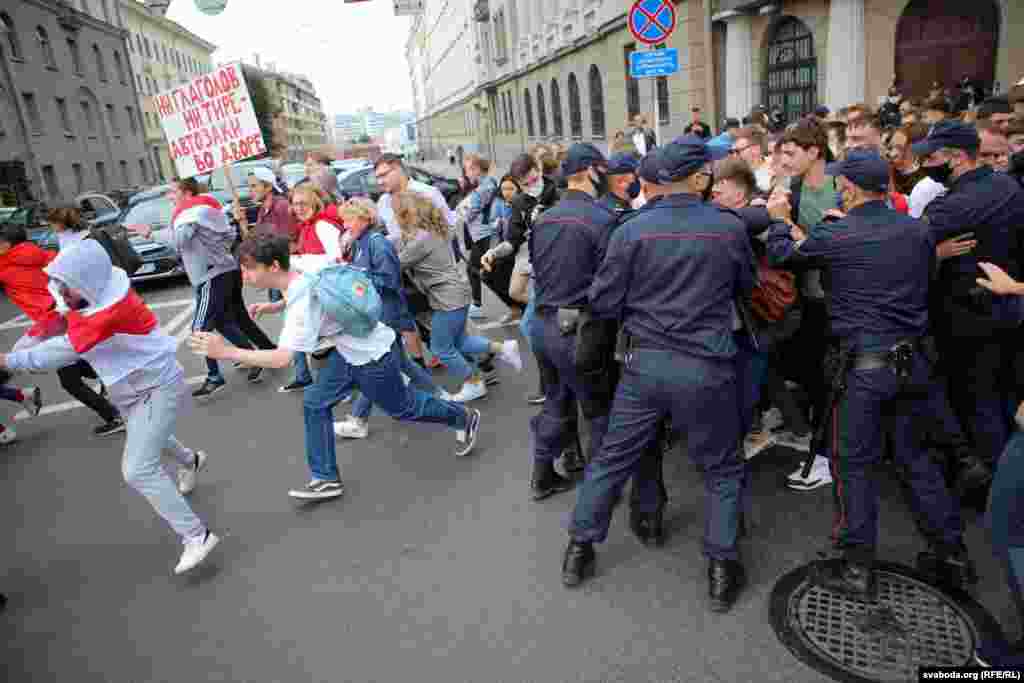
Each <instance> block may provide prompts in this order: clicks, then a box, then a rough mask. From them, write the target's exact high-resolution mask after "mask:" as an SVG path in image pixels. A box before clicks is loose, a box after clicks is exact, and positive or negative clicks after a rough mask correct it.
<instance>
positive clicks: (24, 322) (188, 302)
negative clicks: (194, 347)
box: [0, 299, 195, 334]
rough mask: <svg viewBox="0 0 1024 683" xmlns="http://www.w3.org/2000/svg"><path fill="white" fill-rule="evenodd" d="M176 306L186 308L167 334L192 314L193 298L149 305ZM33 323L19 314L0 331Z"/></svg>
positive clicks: (172, 322)
mask: <svg viewBox="0 0 1024 683" xmlns="http://www.w3.org/2000/svg"><path fill="white" fill-rule="evenodd" d="M177 306H188V308H187V309H186V310H185V311H184V312H183V313H179V314H178V315H177V316H175V317H174V318H172V319H171V322H169V323H168V324H167V325H166V326H165V328H167V329H170V330H171V331H169V332H167V334H173V333H174V331H173V329H176V328H177V327H178V325H180V324H181V320H183V319H184V318H186V317H188V316H190V315H192V309H193V307H194V306H195V300H194V299H180V300H177V301H162V302H160V303H158V304H152V305H149V308H150V310H160V309H163V308H174V307H177ZM33 324H34V323H33V322H32V321H31V320H29V319H28V316H26V315H19V316H18V317H17V318H13V319H11V320H8V321H7V322H5V323H3V324H0V332H2V331H4V330H16V329H20V328H25V327H32V325H33ZM172 328H173V329H172Z"/></svg>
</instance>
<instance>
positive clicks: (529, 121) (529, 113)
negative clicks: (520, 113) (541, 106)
mask: <svg viewBox="0 0 1024 683" xmlns="http://www.w3.org/2000/svg"><path fill="white" fill-rule="evenodd" d="M523 108H524V109H525V110H526V134H527V135H528V136H529V137H531V138H532V137H533V105H532V104H531V103H530V90H529V89H526V90H524V91H523Z"/></svg>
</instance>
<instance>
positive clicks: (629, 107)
mask: <svg viewBox="0 0 1024 683" xmlns="http://www.w3.org/2000/svg"><path fill="white" fill-rule="evenodd" d="M635 51H636V43H630V44H629V45H626V46H625V47H623V48H622V56H623V61H625V63H626V114H627V115H628V117H629V119H630V120H631V121H632V120H633V117H634V116H636V115H637V114H639V113H640V81H638V80H637V79H635V78H633V77H632V76H630V75H629V56H630V55H631V54H633V53H634V52H635Z"/></svg>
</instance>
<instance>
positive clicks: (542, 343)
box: [528, 144, 616, 500]
mask: <svg viewBox="0 0 1024 683" xmlns="http://www.w3.org/2000/svg"><path fill="white" fill-rule="evenodd" d="M607 163H608V162H607V160H606V159H605V157H604V155H603V154H601V152H600V151H599V150H598V149H597V148H596V147H594V146H593V145H590V144H574V145H573V146H572V147H570V148H569V151H568V154H567V156H566V159H565V161H564V162H563V163H562V174H563V175H564V176H565V178H566V179H567V181H568V190H567V191H566V193H565V194H564V195H563V196H562V199H561V200H560V201H559V202H558V203H557V204H555V206H553V207H552V208H550V209H548V210H547V211H546V212H544V213H543V214H542V215H541V216H540V217H539V218H538V219H537V220H536V222H535V223H534V224H533V230H532V231H531V235H530V240H529V243H528V245H529V249H530V260H531V262H532V264H533V277H534V296H535V297H536V299H535V301H536V316H535V317H534V319H533V321H532V326H531V329H530V339H531V345H532V346H533V348H534V350H535V353H536V354H537V357H538V361H539V362H542V363H544V364H545V365H547V366H548V376H547V380H546V381H545V383H544V385H545V386H544V391H545V395H546V400H545V401H544V406H543V408H542V410H541V412H540V414H539V415H537V416H536V417H534V418H533V419H532V420H531V421H530V426H531V430H532V432H533V438H534V454H533V457H534V464H533V475H532V477H531V483H530V488H531V493H532V497H533V499H534V500H541V499H543V498H547V497H548V496H550V495H552V494H555V493H559V492H561V491H566V490H568V489H570V488H571V487H572V482H571V481H570V480H568V479H565V478H564V477H562V476H561V475H559V474H558V473H557V472H556V471H555V468H554V461H555V459H556V458H557V457H558V456H559V455H560V454H561V453H562V451H563V450H564V449H565V448H567V447H569V446H570V445H571V444H572V443H574V442H575V436H574V434H573V431H572V428H571V427H572V424H571V423H572V417H571V416H570V415H569V414H568V413H569V411H568V410H567V405H571V404H573V403H574V402H575V401H577V400H578V401H579V404H580V407H581V409H582V412H583V417H584V418H585V419H586V420H588V421H589V423H590V453H591V457H593V454H594V453H596V452H597V450H598V449H599V448H600V447H601V440H602V439H603V437H604V433H605V431H606V429H607V427H608V410H609V409H610V400H609V397H605V396H598V395H595V392H594V391H593V386H594V385H593V384H592V383H584V382H583V381H582V380H581V378H580V375H579V373H578V372H577V366H576V348H575V347H576V326H577V324H578V323H579V319H580V314H581V311H583V310H584V309H585V308H586V306H587V303H588V300H587V293H588V290H589V288H590V284H591V282H592V281H593V279H594V273H595V272H596V271H597V267H598V266H599V265H600V264H601V261H602V260H603V259H604V252H605V248H606V246H607V243H608V236H609V233H610V229H611V226H612V225H613V224H614V223H615V221H616V216H615V214H614V213H613V212H611V211H609V210H608V209H607V208H605V207H604V206H602V205H600V204H599V203H598V202H597V197H598V196H599V194H600V192H602V191H603V190H604V188H605V187H607V175H606V172H607ZM608 393H609V394H610V391H609V392H608ZM572 410H573V411H574V410H575V409H574V408H573V409H572Z"/></svg>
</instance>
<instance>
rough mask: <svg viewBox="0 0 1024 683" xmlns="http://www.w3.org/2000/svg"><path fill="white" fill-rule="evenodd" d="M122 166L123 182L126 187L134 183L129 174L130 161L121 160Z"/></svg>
mask: <svg viewBox="0 0 1024 683" xmlns="http://www.w3.org/2000/svg"><path fill="white" fill-rule="evenodd" d="M120 166H121V182H122V183H124V186H125V187H128V186H129V185H131V184H132V179H131V178H130V177H129V176H128V162H127V161H122V162H120Z"/></svg>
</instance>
